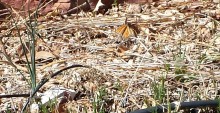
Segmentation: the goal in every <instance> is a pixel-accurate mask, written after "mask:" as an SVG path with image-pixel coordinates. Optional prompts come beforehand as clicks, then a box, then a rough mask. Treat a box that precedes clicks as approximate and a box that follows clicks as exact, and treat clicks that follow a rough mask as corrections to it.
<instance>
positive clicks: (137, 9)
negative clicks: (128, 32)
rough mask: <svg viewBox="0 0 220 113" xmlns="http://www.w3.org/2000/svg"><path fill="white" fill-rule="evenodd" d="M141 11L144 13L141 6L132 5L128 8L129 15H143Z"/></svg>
mask: <svg viewBox="0 0 220 113" xmlns="http://www.w3.org/2000/svg"><path fill="white" fill-rule="evenodd" d="M141 11H142V8H141V5H140V4H130V5H129V6H128V7H127V8H126V12H127V13H141Z"/></svg>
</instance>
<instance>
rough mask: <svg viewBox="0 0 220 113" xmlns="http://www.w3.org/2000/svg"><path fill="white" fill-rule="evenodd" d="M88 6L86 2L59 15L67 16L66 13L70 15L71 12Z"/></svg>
mask: <svg viewBox="0 0 220 113" xmlns="http://www.w3.org/2000/svg"><path fill="white" fill-rule="evenodd" d="M88 4H89V3H88V2H87V1H86V2H84V3H83V4H81V5H79V6H76V7H74V8H72V9H70V10H68V11H67V12H64V13H61V15H65V14H68V13H70V12H72V11H78V10H79V9H82V8H83V7H85V6H86V5H88Z"/></svg>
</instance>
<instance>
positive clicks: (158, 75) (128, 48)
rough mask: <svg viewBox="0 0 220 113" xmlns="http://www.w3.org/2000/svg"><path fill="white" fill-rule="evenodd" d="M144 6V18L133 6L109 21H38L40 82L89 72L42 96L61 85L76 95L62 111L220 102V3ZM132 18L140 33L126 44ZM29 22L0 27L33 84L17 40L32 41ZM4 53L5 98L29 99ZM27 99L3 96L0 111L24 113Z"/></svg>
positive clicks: (79, 17)
mask: <svg viewBox="0 0 220 113" xmlns="http://www.w3.org/2000/svg"><path fill="white" fill-rule="evenodd" d="M135 7H137V6H135ZM138 7H139V5H138ZM141 7H142V9H143V11H142V12H132V11H135V10H132V9H129V8H132V6H131V5H128V4H127V5H125V6H121V7H120V8H119V11H115V8H113V9H111V10H110V11H109V12H107V13H108V14H106V15H101V14H99V15H93V14H92V13H83V12H81V13H79V14H75V15H72V16H68V17H64V18H61V17H60V16H53V15H50V17H49V18H48V17H47V19H45V20H44V21H41V22H38V23H37V26H36V28H35V29H36V30H37V32H38V33H39V37H38V38H37V39H36V40H37V43H36V62H37V80H38V81H40V80H41V79H42V78H44V77H46V76H49V75H50V74H51V73H54V72H55V71H57V70H60V69H61V68H63V67H66V66H69V65H72V64H83V65H88V66H90V67H91V68H86V69H84V68H76V69H70V70H68V71H65V72H63V73H62V74H61V75H59V76H57V77H56V78H53V79H51V80H50V81H49V82H48V83H46V84H45V85H44V86H43V88H42V89H41V90H40V92H39V93H43V92H45V91H46V90H48V89H50V88H51V87H61V86H62V87H65V88H69V89H74V90H76V91H77V92H78V93H77V96H76V97H75V98H74V99H73V100H69V101H67V102H65V103H64V104H62V106H61V107H59V108H57V110H58V111H60V112H61V111H62V112H67V111H69V112H86V111H87V112H119V113H120V112H126V111H132V110H135V109H141V108H146V107H150V106H154V105H157V104H162V103H165V104H167V103H170V102H174V101H193V100H209V99H216V98H219V89H220V88H219V87H220V86H219V76H220V71H219V70H220V69H219V68H220V34H219V30H220V23H219V21H218V19H219V18H218V17H219V15H218V12H219V11H220V8H219V6H218V4H214V3H210V2H196V3H172V2H170V3H160V4H153V3H152V4H146V5H142V6H141ZM126 17H127V22H128V23H130V24H131V26H135V28H138V29H132V27H131V29H132V30H134V33H135V34H136V33H137V36H136V37H135V36H131V37H129V38H128V39H123V37H122V36H121V34H119V33H116V30H117V28H118V27H119V26H121V25H122V24H124V22H125V19H126ZM15 23H17V25H18V28H16V27H14V25H15ZM23 23H24V21H23V20H22V19H21V18H18V16H16V18H13V19H10V20H9V21H7V22H4V23H2V24H1V40H2V45H1V47H2V49H3V48H4V49H5V52H6V53H7V54H8V56H10V58H11V60H12V61H13V63H14V64H16V66H17V67H18V68H19V69H21V70H22V71H23V73H26V74H25V75H26V77H27V78H28V77H29V76H28V72H27V69H26V67H25V64H26V62H25V61H26V60H25V58H24V48H23V49H22V47H21V44H20V41H19V38H18V37H20V36H19V35H18V31H19V32H20V34H21V37H22V39H23V40H24V41H25V40H27V36H28V35H27V32H26V27H24V24H23ZM123 33H130V32H129V31H124V32H122V35H123ZM26 46H27V47H28V42H27V43H26ZM26 49H27V50H26V51H28V48H26ZM2 51H3V50H2ZM5 52H2V53H5ZM2 53H1V65H0V68H1V71H0V72H1V75H0V92H1V94H19V93H22V94H23V93H25V92H26V93H28V92H29V88H30V87H29V85H28V84H27V82H26V81H25V80H24V79H23V77H22V76H21V75H20V74H19V73H18V72H17V70H15V69H14V68H13V67H12V66H11V65H10V63H8V62H7V61H8V59H6V57H5V55H4V54H2ZM27 56H30V54H27ZM25 101H26V98H20V97H19V98H18V97H15V98H1V99H0V108H1V110H6V109H7V108H8V109H11V110H15V111H19V110H21V108H22V104H23V103H24V102H25ZM55 111H56V110H55ZM55 111H54V112H55ZM2 112H3V111H2Z"/></svg>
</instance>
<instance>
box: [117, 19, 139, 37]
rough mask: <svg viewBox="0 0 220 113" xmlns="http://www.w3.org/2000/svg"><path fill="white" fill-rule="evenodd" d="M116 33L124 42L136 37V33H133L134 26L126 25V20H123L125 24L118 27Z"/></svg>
mask: <svg viewBox="0 0 220 113" xmlns="http://www.w3.org/2000/svg"><path fill="white" fill-rule="evenodd" d="M116 33H118V34H120V35H121V36H122V38H123V39H125V40H126V39H128V38H129V37H130V36H135V37H136V36H137V32H136V31H135V29H134V26H132V25H131V24H129V23H127V18H126V20H125V24H123V25H121V26H119V27H118V28H117V29H116Z"/></svg>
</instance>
